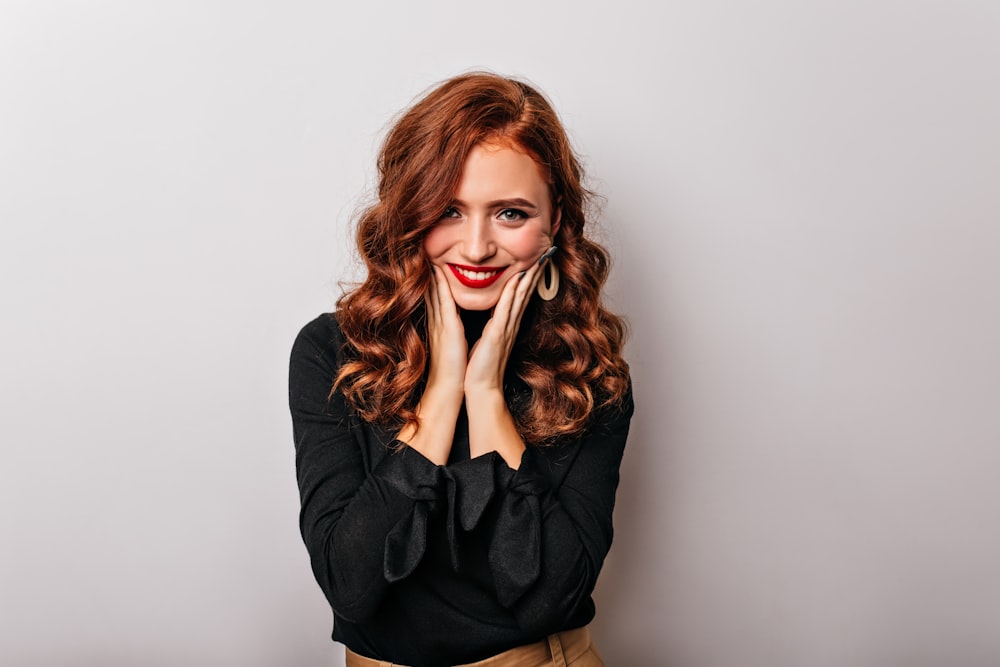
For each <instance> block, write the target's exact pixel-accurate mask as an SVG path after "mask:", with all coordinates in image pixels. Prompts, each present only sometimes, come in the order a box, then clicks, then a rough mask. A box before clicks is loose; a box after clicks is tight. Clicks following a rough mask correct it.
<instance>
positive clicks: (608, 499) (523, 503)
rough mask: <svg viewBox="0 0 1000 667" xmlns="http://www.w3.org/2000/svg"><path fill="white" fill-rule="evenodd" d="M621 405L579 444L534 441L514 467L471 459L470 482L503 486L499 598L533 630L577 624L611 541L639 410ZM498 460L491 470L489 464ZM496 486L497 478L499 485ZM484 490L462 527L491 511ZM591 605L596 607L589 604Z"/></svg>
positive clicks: (494, 542) (466, 507) (470, 504)
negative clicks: (632, 423) (624, 458)
mask: <svg viewBox="0 0 1000 667" xmlns="http://www.w3.org/2000/svg"><path fill="white" fill-rule="evenodd" d="M633 409H634V407H633V402H632V395H631V391H629V393H628V394H627V395H626V396H625V398H624V400H623V402H622V404H621V405H620V406H618V407H616V408H613V409H608V410H605V411H603V412H602V413H601V414H599V415H597V416H596V417H595V419H594V420H593V426H592V428H591V430H590V431H589V432H588V433H586V434H585V435H584V436H583V438H581V439H580V440H579V441H578V442H575V443H570V444H567V445H563V446H555V447H541V448H540V447H529V448H528V449H527V450H526V451H525V453H524V456H523V458H522V460H521V465H520V467H519V468H518V469H517V470H516V471H514V470H511V469H510V468H508V467H507V465H506V464H505V463H504V462H503V460H502V459H501V458H500V457H499V456H492V457H489V456H484V457H479V458H478V459H475V460H473V461H470V462H467V464H466V465H467V466H468V469H467V471H466V482H465V483H464V484H463V486H464V487H465V488H481V487H482V486H483V484H484V483H486V484H487V485H489V484H490V482H489V479H490V478H491V477H492V478H493V479H494V480H498V481H494V482H493V483H492V485H493V486H496V488H497V491H496V495H495V497H494V498H492V500H491V502H492V503H495V504H496V508H495V513H494V514H491V515H490V516H491V518H493V517H495V523H494V526H493V535H492V537H491V540H490V547H489V565H490V569H491V571H492V572H493V579H494V583H495V586H496V594H497V598H498V600H499V602H500V604H501V605H503V606H504V607H506V608H508V609H509V610H510V611H511V612H512V613H513V615H514V617H515V618H516V620H517V623H518V625H519V626H520V627H521V629H522V630H523V631H524V632H525V633H526V634H528V635H534V634H544V633H548V632H551V631H552V630H551V628H557V629H564V628H566V627H572V623H573V619H574V618H577V617H578V616H579V615H580V614H587V613H588V611H587V610H585V609H584V607H585V606H587V605H591V604H592V603H591V599H590V595H591V593H592V592H593V589H594V586H595V585H596V583H597V576H598V574H599V572H600V570H601V566H602V565H603V563H604V559H605V557H606V556H607V554H608V551H609V550H610V548H611V540H612V536H613V528H612V511H613V510H614V504H615V491H616V489H617V487H618V478H619V467H620V464H621V460H622V454H623V452H624V447H625V441H626V438H627V436H628V430H629V423H630V420H631V417H632V413H633ZM490 468H492V470H490ZM491 488H492V486H491ZM481 495H482V493H481V491H480V492H479V494H478V496H473V497H472V498H471V499H470V500H469V501H466V500H465V498H466V494H465V493H464V492H463V493H462V494H461V497H460V499H459V514H460V516H461V521H462V524H463V525H462V527H463V528H464V529H466V530H468V529H470V528H471V527H472V526H473V525H474V524H475V523H476V522H478V521H479V520H480V517H481V516H484V515H485V513H484V510H483V506H484V503H483V501H482V499H481ZM589 613H592V609H591V610H590V611H589Z"/></svg>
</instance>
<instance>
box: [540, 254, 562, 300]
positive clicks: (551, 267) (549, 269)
mask: <svg viewBox="0 0 1000 667" xmlns="http://www.w3.org/2000/svg"><path fill="white" fill-rule="evenodd" d="M536 289H537V290H538V296H540V297H541V298H542V300H543V301H552V299H554V298H556V294H558V293H559V267H558V266H556V263H555V262H553V261H552V260H551V259H550V260H549V261H548V262H547V263H546V265H545V268H544V269H542V277H541V278H539V279H538V285H536Z"/></svg>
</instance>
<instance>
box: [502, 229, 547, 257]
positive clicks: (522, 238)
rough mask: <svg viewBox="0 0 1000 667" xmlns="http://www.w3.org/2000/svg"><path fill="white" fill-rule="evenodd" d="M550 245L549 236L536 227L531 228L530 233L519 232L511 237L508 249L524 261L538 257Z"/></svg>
mask: <svg viewBox="0 0 1000 667" xmlns="http://www.w3.org/2000/svg"><path fill="white" fill-rule="evenodd" d="M525 232H527V230H525ZM550 245H551V243H550V242H549V239H548V237H547V236H546V235H545V234H542V233H541V232H539V231H538V230H537V229H535V230H531V232H530V233H524V234H518V235H517V236H516V237H514V238H511V239H510V242H509V244H508V246H507V249H508V251H509V252H510V253H511V254H512V255H513V256H514V257H517V258H518V259H520V260H522V261H532V260H536V259H538V258H539V257H540V256H541V254H542V253H543V252H545V251H546V250H548V248H549V246H550Z"/></svg>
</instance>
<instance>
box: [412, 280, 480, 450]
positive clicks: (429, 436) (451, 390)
mask: <svg viewBox="0 0 1000 667" xmlns="http://www.w3.org/2000/svg"><path fill="white" fill-rule="evenodd" d="M431 272H432V274H433V281H434V284H433V285H432V286H431V289H430V292H429V294H428V295H427V296H426V297H425V303H426V308H427V337H428V339H429V340H428V343H429V345H430V369H429V370H428V373H427V386H426V387H425V388H424V393H423V395H422V396H421V397H420V402H419V403H418V404H417V418H418V419H419V421H420V426H419V428H417V427H413V426H411V425H409V424H407V425H406V426H404V427H403V429H402V430H401V431H400V432H399V435H398V436H396V437H397V439H398V440H401V441H402V442H405V443H406V444H407V445H409V446H410V447H411V448H413V449H416V450H417V451H419V452H420V453H421V454H423V455H424V456H425V457H427V458H428V459H430V460H431V461H433V462H434V463H436V464H437V465H446V464H447V463H448V455H449V454H450V453H451V443H452V440H454V437H455V422H457V421H458V412H459V410H460V409H461V407H462V400H463V398H464V396H465V368H466V364H467V363H468V357H469V349H468V343H466V342H465V328H464V327H463V326H462V318H461V317H459V314H458V306H456V305H455V300H454V298H452V295H451V288H450V287H449V286H448V279H447V278H446V277H445V276H444V275H443V274H442V273H441V270H440V269H438V268H437V267H433V266H432V267H431Z"/></svg>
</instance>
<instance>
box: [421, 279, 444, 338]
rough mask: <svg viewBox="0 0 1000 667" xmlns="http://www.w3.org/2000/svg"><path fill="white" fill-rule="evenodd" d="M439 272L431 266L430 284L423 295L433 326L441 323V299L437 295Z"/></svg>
mask: <svg viewBox="0 0 1000 667" xmlns="http://www.w3.org/2000/svg"><path fill="white" fill-rule="evenodd" d="M440 274H441V272H440V271H438V270H437V268H436V267H434V266H431V279H432V281H433V282H432V284H431V288H430V289H429V290H428V291H427V294H426V295H425V297H424V298H425V299H426V300H427V303H428V304H429V307H430V313H431V318H432V320H431V321H432V323H433V325H434V326H435V327H438V326H440V324H441V300H440V298H439V296H438V292H439V291H440V287H439V282H440V280H441V275H440Z"/></svg>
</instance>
